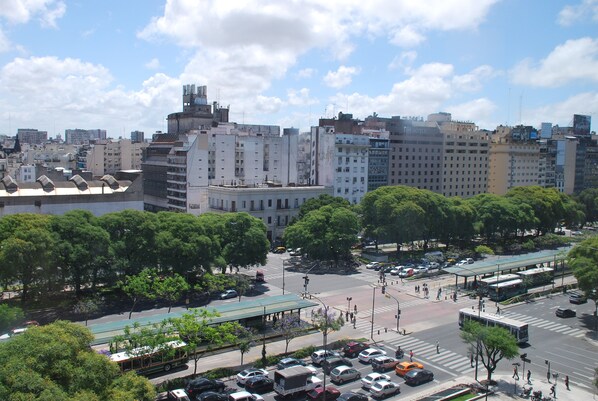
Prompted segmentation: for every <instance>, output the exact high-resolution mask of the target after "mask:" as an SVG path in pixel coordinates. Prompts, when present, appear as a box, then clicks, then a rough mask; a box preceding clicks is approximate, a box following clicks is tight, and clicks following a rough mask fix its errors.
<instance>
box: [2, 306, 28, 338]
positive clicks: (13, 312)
mask: <svg viewBox="0 0 598 401" xmlns="http://www.w3.org/2000/svg"><path fill="white" fill-rule="evenodd" d="M23 320H25V314H24V313H23V309H21V308H19V307H17V306H8V305H6V304H0V333H4V332H6V331H7V330H8V329H10V328H11V327H13V326H15V325H16V324H18V323H20V322H22V321H23Z"/></svg>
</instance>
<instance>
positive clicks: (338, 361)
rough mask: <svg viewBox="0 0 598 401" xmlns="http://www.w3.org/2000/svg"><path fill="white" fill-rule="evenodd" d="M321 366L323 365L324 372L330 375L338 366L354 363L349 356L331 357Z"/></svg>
mask: <svg viewBox="0 0 598 401" xmlns="http://www.w3.org/2000/svg"><path fill="white" fill-rule="evenodd" d="M320 366H321V367H322V370H323V371H324V373H326V374H327V375H328V374H330V372H332V369H334V368H336V367H338V366H353V363H352V362H351V361H350V360H348V359H347V358H329V359H324V360H323V361H322V363H321V364H320Z"/></svg>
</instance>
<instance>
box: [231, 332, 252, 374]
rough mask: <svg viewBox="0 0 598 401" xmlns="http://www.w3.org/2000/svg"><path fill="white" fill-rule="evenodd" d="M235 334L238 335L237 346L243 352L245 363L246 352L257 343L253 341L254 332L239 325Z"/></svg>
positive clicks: (242, 356)
mask: <svg viewBox="0 0 598 401" xmlns="http://www.w3.org/2000/svg"><path fill="white" fill-rule="evenodd" d="M235 336H236V337H237V341H236V343H237V348H238V349H239V351H240V352H241V365H243V358H244V356H245V354H246V353H248V352H249V351H250V350H251V347H252V346H254V345H255V343H254V341H253V336H254V333H253V331H252V330H251V329H248V328H247V327H243V326H239V327H238V328H237V331H236V333H235Z"/></svg>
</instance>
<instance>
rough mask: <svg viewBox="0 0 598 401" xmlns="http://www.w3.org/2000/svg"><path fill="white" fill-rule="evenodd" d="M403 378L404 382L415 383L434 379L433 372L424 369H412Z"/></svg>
mask: <svg viewBox="0 0 598 401" xmlns="http://www.w3.org/2000/svg"><path fill="white" fill-rule="evenodd" d="M403 378H404V379H405V383H407V384H409V385H417V384H421V383H425V382H429V381H432V380H434V373H432V372H430V371H429V370H426V369H412V370H410V371H409V372H407V373H406V374H405V376H404V377H403Z"/></svg>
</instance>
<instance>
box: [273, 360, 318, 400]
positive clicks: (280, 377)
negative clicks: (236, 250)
mask: <svg viewBox="0 0 598 401" xmlns="http://www.w3.org/2000/svg"><path fill="white" fill-rule="evenodd" d="M319 386H322V380H320V379H318V378H317V377H316V376H314V374H313V372H312V371H311V370H310V369H309V368H307V367H305V366H292V367H290V368H286V369H282V370H277V371H275V372H274V391H275V392H276V393H277V394H278V395H280V396H282V397H287V396H292V395H295V394H299V393H304V392H306V391H309V390H312V389H314V388H316V387H319Z"/></svg>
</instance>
